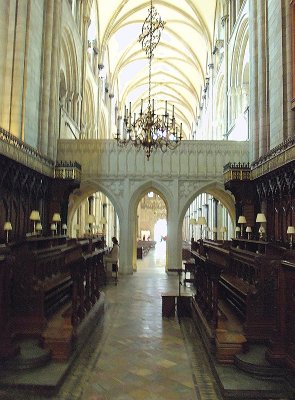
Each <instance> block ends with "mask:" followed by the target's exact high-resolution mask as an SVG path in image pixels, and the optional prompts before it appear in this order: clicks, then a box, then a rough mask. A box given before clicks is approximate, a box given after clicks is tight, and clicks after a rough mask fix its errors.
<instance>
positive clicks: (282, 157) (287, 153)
mask: <svg viewBox="0 0 295 400" xmlns="http://www.w3.org/2000/svg"><path fill="white" fill-rule="evenodd" d="M294 160H295V136H293V137H291V138H289V139H287V140H285V141H284V142H283V143H281V144H280V145H278V146H276V147H275V148H273V149H272V150H270V151H269V152H268V153H266V154H265V155H264V156H262V157H260V158H258V159H257V160H255V161H254V162H253V163H252V164H251V178H252V179H255V178H258V177H259V176H261V175H264V174H266V173H268V172H271V171H273V170H275V169H277V168H279V167H281V166H282V165H285V164H287V163H289V162H291V161H294Z"/></svg>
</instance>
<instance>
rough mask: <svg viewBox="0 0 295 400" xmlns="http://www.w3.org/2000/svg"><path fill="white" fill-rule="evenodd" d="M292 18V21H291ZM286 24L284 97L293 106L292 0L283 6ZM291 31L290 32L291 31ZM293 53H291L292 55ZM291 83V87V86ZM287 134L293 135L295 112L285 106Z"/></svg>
mask: <svg viewBox="0 0 295 400" xmlns="http://www.w3.org/2000/svg"><path fill="white" fill-rule="evenodd" d="M291 20H292V22H291ZM284 21H286V26H285V32H286V36H284V43H283V46H284V48H285V56H286V60H285V61H286V62H285V68H286V71H285V74H284V76H285V78H286V82H285V84H286V92H287V93H286V94H287V96H286V97H287V98H286V99H285V101H286V103H287V104H289V103H290V100H291V102H292V104H293V106H294V97H293V94H295V91H294V93H293V90H294V87H295V3H294V1H292V4H291V5H290V6H289V4H288V5H287V6H286V7H285V19H284ZM290 22H291V23H292V29H291V27H290ZM291 32H292V33H291ZM290 34H291V35H292V39H293V43H292V51H290V47H289V46H290V42H291V38H290ZM292 54H293V55H292ZM292 57H293V67H292ZM292 81H293V82H292ZM292 83H293V88H292ZM286 117H287V118H286V119H287V136H288V137H292V136H293V135H294V128H295V113H294V110H292V109H291V107H287V116H286Z"/></svg>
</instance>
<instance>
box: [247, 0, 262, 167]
mask: <svg viewBox="0 0 295 400" xmlns="http://www.w3.org/2000/svg"><path fill="white" fill-rule="evenodd" d="M257 1H260V0H252V1H250V2H249V53H250V60H251V62H250V65H249V69H250V85H251V86H250V88H249V94H250V96H249V105H250V112H249V126H250V139H251V144H252V148H251V149H250V159H252V160H255V159H256V158H258V157H259V123H258V110H259V109H258V79H259V78H258V54H259V53H258V38H257V19H258V18H257Z"/></svg>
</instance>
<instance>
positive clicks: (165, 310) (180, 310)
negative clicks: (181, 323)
mask: <svg viewBox="0 0 295 400" xmlns="http://www.w3.org/2000/svg"><path fill="white" fill-rule="evenodd" d="M161 296H162V317H165V318H171V317H175V310H177V315H178V317H190V316H191V301H192V295H191V294H188V293H183V294H180V295H179V293H177V292H167V293H162V295H161Z"/></svg>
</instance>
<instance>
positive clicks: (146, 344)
mask: <svg viewBox="0 0 295 400" xmlns="http://www.w3.org/2000/svg"><path fill="white" fill-rule="evenodd" d="M162 250H163V249H162ZM170 290H178V277H177V276H175V275H171V274H167V273H166V272H165V270H164V260H163V258H161V256H160V253H159V252H158V251H157V249H156V250H153V251H151V252H150V253H149V254H148V255H147V256H146V257H145V258H144V260H142V261H140V262H139V263H138V270H137V272H135V273H134V274H133V275H131V276H119V283H118V285H117V286H116V285H114V284H113V283H110V284H108V285H107V286H106V288H105V295H106V309H105V314H104V318H103V320H102V321H101V322H100V323H99V324H98V325H97V327H96V329H95V330H94V332H93V333H92V335H91V336H90V337H89V340H88V343H87V345H86V346H85V347H84V349H83V351H82V352H81V353H80V355H79V357H78V358H77V359H76V361H75V363H74V365H73V367H72V368H71V371H70V373H69V375H68V376H67V378H66V379H65V382H64V384H63V385H62V387H61V389H60V391H59V393H58V394H57V395H56V396H55V397H54V399H55V400H195V399H197V400H207V399H208V400H209V399H210V400H218V399H221V397H220V396H219V394H218V390H217V388H216V384H215V381H214V378H213V375H212V373H211V370H210V367H209V364H208V362H207V360H206V356H205V353H204V349H203V346H202V343H201V341H200V339H199V338H198V337H197V336H196V334H195V333H194V330H193V328H192V324H191V320H190V319H183V320H182V322H181V324H180V323H179V321H178V319H177V317H175V318H169V319H168V318H162V304H161V293H163V292H167V291H170ZM181 290H185V291H189V290H190V288H189V287H182V288H181ZM192 335H193V337H194V339H195V343H194V345H192V343H191V336H192ZM2 394H3V395H4V397H3V400H11V399H12V398H13V399H14V400H16V399H17V400H18V399H22V398H24V397H21V395H20V397H18V396H17V395H16V394H14V397H9V393H2ZM25 398H26V399H28V400H30V399H32V400H43V398H42V396H38V395H34V394H32V395H26V397H25ZM0 399H2V397H1V392H0Z"/></svg>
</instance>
